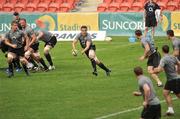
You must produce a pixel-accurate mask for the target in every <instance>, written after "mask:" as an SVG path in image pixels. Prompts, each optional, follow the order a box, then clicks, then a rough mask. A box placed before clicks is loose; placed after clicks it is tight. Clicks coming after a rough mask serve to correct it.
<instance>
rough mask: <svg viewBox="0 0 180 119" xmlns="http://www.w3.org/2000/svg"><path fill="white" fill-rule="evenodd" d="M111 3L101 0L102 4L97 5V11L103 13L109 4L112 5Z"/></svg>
mask: <svg viewBox="0 0 180 119" xmlns="http://www.w3.org/2000/svg"><path fill="white" fill-rule="evenodd" d="M112 1H113V0H103V3H101V4H99V5H98V8H97V11H98V12H105V11H106V10H107V9H108V7H109V5H110V3H112Z"/></svg>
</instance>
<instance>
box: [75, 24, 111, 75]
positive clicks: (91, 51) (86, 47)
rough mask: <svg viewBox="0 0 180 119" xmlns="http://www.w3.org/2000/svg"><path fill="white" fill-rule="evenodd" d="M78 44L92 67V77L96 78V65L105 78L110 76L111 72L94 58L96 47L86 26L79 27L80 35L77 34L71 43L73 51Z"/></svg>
mask: <svg viewBox="0 0 180 119" xmlns="http://www.w3.org/2000/svg"><path fill="white" fill-rule="evenodd" d="M78 41H79V42H80V45H81V47H82V48H83V50H82V51H81V53H82V54H84V53H85V54H86V56H87V57H88V58H89V59H90V61H91V64H92V67H93V75H95V76H97V75H98V73H97V69H96V65H98V66H99V67H100V68H102V69H103V70H104V71H105V72H106V75H107V76H110V72H111V70H110V69H108V68H107V67H106V66H105V65H104V64H103V63H102V62H101V61H100V60H99V59H98V58H97V56H96V53H95V51H96V46H95V45H94V44H93V42H92V38H91V36H90V34H89V33H88V32H87V26H81V33H79V34H78V35H77V36H76V38H75V40H74V41H73V43H72V49H73V51H77V50H76V44H77V42H78Z"/></svg>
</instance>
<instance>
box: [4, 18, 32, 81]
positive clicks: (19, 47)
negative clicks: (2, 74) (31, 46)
mask: <svg viewBox="0 0 180 119" xmlns="http://www.w3.org/2000/svg"><path fill="white" fill-rule="evenodd" d="M24 40H25V41H26V40H28V37H27V35H26V34H24V33H23V32H22V31H20V30H19V29H18V24H17V22H16V21H12V22H11V30H10V31H9V32H8V33H6V35H5V44H6V45H8V46H9V47H8V55H7V59H8V60H7V61H8V64H9V74H8V77H9V78H11V77H12V76H14V72H13V64H12V62H13V59H15V58H19V59H20V62H21V63H22V66H23V68H24V71H25V73H26V75H29V72H28V70H27V67H26V65H27V63H28V62H27V60H26V59H25V57H24V47H23V42H24Z"/></svg>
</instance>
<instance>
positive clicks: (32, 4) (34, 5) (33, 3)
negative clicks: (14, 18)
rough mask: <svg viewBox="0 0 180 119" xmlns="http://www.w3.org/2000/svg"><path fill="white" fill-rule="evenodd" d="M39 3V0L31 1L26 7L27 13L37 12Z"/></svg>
mask: <svg viewBox="0 0 180 119" xmlns="http://www.w3.org/2000/svg"><path fill="white" fill-rule="evenodd" d="M38 3H39V0H29V1H28V3H27V5H26V8H25V11H27V12H33V11H35V10H36V8H37V4H38Z"/></svg>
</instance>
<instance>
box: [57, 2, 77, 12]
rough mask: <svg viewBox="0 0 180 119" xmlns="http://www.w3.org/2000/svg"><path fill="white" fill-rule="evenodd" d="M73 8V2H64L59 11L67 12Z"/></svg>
mask: <svg viewBox="0 0 180 119" xmlns="http://www.w3.org/2000/svg"><path fill="white" fill-rule="evenodd" d="M74 7H75V0H64V3H63V4H62V5H61V6H60V11H62V12H68V11H70V10H71V9H73V8H74Z"/></svg>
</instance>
